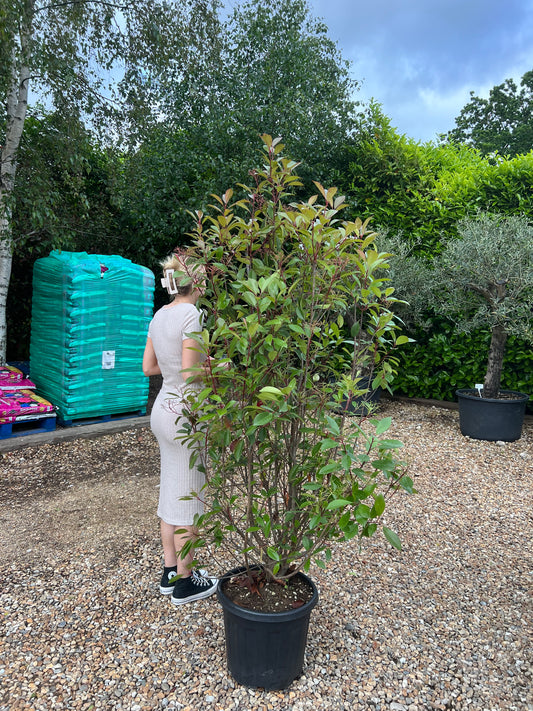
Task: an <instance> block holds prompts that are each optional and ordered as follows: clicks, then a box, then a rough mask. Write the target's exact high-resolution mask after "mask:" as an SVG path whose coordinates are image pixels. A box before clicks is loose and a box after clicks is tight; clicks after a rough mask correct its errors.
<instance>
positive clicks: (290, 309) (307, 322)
mask: <svg viewBox="0 0 533 711" xmlns="http://www.w3.org/2000/svg"><path fill="white" fill-rule="evenodd" d="M263 142H264V152H265V155H264V159H265V163H264V167H263V168H262V169H260V170H255V171H252V172H251V174H250V175H251V179H252V183H253V184H252V186H251V187H247V188H246V192H247V193H248V197H247V198H245V199H241V200H236V201H235V202H232V199H233V193H232V191H231V190H229V191H228V192H226V194H225V195H224V196H223V197H219V198H216V199H217V203H218V204H217V207H216V209H215V210H214V212H213V214H212V215H208V216H206V215H204V214H202V213H198V214H197V215H196V229H195V232H194V235H193V245H192V247H191V250H190V253H191V255H193V256H194V258H195V259H196V260H198V262H200V263H201V264H203V265H205V269H206V274H207V279H206V293H205V297H204V304H205V308H206V314H207V318H206V322H205V329H204V331H203V332H202V334H199V335H197V336H196V339H197V342H198V348H200V349H201V350H202V351H203V352H204V353H205V354H206V356H208V358H209V359H208V363H209V366H208V368H207V373H206V374H205V375H204V382H205V386H204V388H203V390H202V391H201V392H200V393H199V395H196V396H195V397H194V399H192V398H191V400H190V402H189V419H188V422H187V424H186V425H185V427H184V428H183V429H182V430H181V431H180V433H179V435H178V436H180V437H181V438H184V439H185V440H186V441H187V442H188V443H189V445H190V447H191V453H192V457H193V460H195V461H201V462H202V466H203V468H204V470H205V475H206V485H205V488H204V490H203V491H201V492H196V495H198V496H200V497H202V498H203V499H205V501H206V510H205V513H204V514H203V515H202V516H200V517H198V519H197V522H196V523H197V525H198V529H199V538H198V540H197V541H196V545H200V546H201V545H204V544H206V543H208V542H214V544H215V545H217V546H219V545H225V546H226V547H227V549H228V550H229V551H231V552H232V554H233V555H235V557H236V559H237V562H238V564H239V565H242V564H243V563H244V564H245V565H246V566H247V567H252V566H260V567H261V568H262V569H263V570H264V571H265V573H266V575H267V577H270V578H274V577H275V578H277V579H280V578H284V577H288V576H291V575H293V574H295V573H296V572H298V571H300V570H304V571H307V570H308V569H309V567H310V565H311V563H312V562H314V563H316V564H318V565H319V566H322V567H323V566H324V565H325V564H326V562H327V561H328V560H329V559H330V557H331V551H330V545H331V542H332V541H349V540H352V539H357V538H358V539H363V538H368V537H370V536H372V535H373V534H374V533H375V532H376V531H377V530H378V529H379V528H381V530H382V532H383V533H384V535H385V536H386V538H387V539H388V540H389V542H390V543H391V544H392V545H393V546H395V547H397V548H400V541H399V539H398V536H397V535H396V533H395V532H394V531H392V530H391V529H390V528H388V527H386V526H384V525H383V521H382V517H383V514H384V511H385V507H386V501H387V499H388V498H389V497H390V496H392V495H393V494H394V493H396V492H397V491H398V490H404V491H407V492H412V491H413V484H412V481H411V479H410V478H409V477H408V476H407V475H406V473H405V464H404V463H403V462H402V461H401V460H400V459H399V458H398V456H397V455H398V451H399V450H400V448H401V446H402V443H401V442H399V441H397V440H395V439H390V438H388V437H387V430H388V428H389V426H390V420H389V419H387V418H385V419H378V418H375V417H373V416H372V414H367V413H365V415H363V416H362V417H360V418H357V419H354V418H346V417H344V416H343V415H342V414H337V411H338V409H339V403H340V402H341V401H342V400H343V398H345V397H346V396H347V395H348V394H352V395H357V394H361V393H362V392H363V390H361V386H360V374H361V372H362V369H363V366H365V367H366V366H367V365H368V360H369V358H370V359H371V360H372V363H373V366H374V382H375V383H376V386H377V385H378V384H380V385H382V386H383V387H388V383H389V381H390V376H391V373H392V372H393V370H394V365H395V358H394V353H395V349H396V348H397V347H398V346H399V345H401V344H402V343H404V342H406V341H407V340H408V339H407V338H406V337H405V336H403V335H401V334H400V331H399V323H398V320H397V318H396V317H395V315H394V312H393V310H392V309H393V307H394V305H395V302H396V299H395V296H394V288H393V287H392V286H391V284H390V283H389V281H388V280H387V259H388V255H387V254H383V253H380V252H379V251H377V249H376V246H375V243H374V238H375V235H374V234H373V233H372V232H370V231H368V225H367V224H366V223H361V222H360V221H359V220H358V221H353V222H347V221H343V220H342V219H341V211H342V208H343V207H344V198H343V197H339V196H337V190H336V188H330V189H327V190H326V189H325V188H323V187H322V186H321V185H319V184H316V185H317V195H314V196H312V197H310V198H309V200H307V201H306V202H300V203H293V202H291V201H290V200H291V197H290V193H291V189H292V188H293V187H295V186H296V185H297V184H299V183H298V178H297V176H296V175H295V173H294V170H295V168H296V166H297V164H296V163H295V162H293V161H291V160H289V159H287V158H285V157H283V155H282V146H281V144H280V143H279V140H273V139H272V138H271V137H269V136H263ZM348 316H349V321H350V323H351V324H352V335H353V342H352V343H353V346H352V351H351V367H350V369H349V371H348V372H347V373H345V374H344V375H342V377H339V374H338V373H337V372H336V371H335V363H336V360H335V358H333V357H332V353H333V351H334V350H335V349H336V348H337V349H338V348H339V347H341V346H342V347H345V340H346V333H345V330H344V326H345V322H346V319H347V317H348Z"/></svg>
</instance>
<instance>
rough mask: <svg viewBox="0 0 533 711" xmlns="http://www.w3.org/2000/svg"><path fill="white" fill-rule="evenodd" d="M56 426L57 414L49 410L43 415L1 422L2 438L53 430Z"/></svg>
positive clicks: (0, 431) (0, 434)
mask: <svg viewBox="0 0 533 711" xmlns="http://www.w3.org/2000/svg"><path fill="white" fill-rule="evenodd" d="M55 428H56V416H55V414H53V415H51V414H50V413H49V412H47V413H43V416H42V417H32V419H26V420H14V421H13V422H4V423H1V424H0V440H1V439H9V438H10V437H23V436H24V435H30V434H37V433H39V432H53V431H54V430H55Z"/></svg>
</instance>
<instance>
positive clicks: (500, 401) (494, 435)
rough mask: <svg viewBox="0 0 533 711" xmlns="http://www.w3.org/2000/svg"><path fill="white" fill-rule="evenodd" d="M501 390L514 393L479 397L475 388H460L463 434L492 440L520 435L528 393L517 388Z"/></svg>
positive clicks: (511, 440) (457, 393)
mask: <svg viewBox="0 0 533 711" xmlns="http://www.w3.org/2000/svg"><path fill="white" fill-rule="evenodd" d="M501 392H502V395H510V396H511V397H509V398H488V397H479V395H478V394H477V391H476V390H457V392H456V395H457V398H458V400H459V426H460V428H461V434H463V435H465V436H466V437H472V438H473V439H484V440H488V441H489V442H495V441H502V442H514V441H515V440H517V439H520V437H521V435H522V425H523V423H524V414H525V411H526V404H527V401H528V400H529V396H528V395H525V394H524V393H520V392H516V391H515V390H502V391H501Z"/></svg>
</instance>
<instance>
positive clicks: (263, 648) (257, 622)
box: [217, 568, 318, 691]
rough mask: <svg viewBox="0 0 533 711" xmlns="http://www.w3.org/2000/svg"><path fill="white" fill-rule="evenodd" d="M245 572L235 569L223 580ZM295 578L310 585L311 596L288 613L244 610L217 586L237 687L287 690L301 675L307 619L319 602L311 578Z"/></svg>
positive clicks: (228, 656) (230, 665)
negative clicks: (303, 603) (241, 685)
mask: <svg viewBox="0 0 533 711" xmlns="http://www.w3.org/2000/svg"><path fill="white" fill-rule="evenodd" d="M244 570H245V569H244V568H236V569H235V570H231V571H230V572H229V573H227V575H225V576H224V578H227V577H233V576H234V575H238V574H239V573H241V572H243V571H244ZM298 575H299V576H300V577H302V578H303V579H304V580H305V581H306V582H307V583H308V584H309V585H310V587H311V589H312V590H313V595H312V597H311V599H310V600H309V602H307V603H305V605H302V607H298V608H296V609H294V610H289V611H288V612H272V613H267V612H256V611H255V610H247V609H246V608H244V607H240V606H239V605H236V604H235V603H233V602H232V601H231V600H230V599H229V598H228V597H226V595H225V594H224V592H223V590H222V584H221V585H219V587H218V590H217V597H218V600H219V602H220V604H221V605H222V609H223V611H224V630H225V634H226V656H227V664H228V669H229V671H230V674H231V675H232V677H233V678H234V679H235V681H236V682H238V683H239V684H243V685H244V686H248V687H252V688H259V687H261V688H263V689H266V690H268V691H274V690H277V689H286V688H287V687H288V686H289V685H290V684H291V683H292V682H293V681H294V679H296V677H298V676H300V674H301V673H302V669H303V662H304V654H305V647H306V644H307V631H308V628H309V619H310V617H311V611H312V609H313V608H314V607H315V605H316V604H317V602H318V590H317V588H316V585H315V584H314V583H313V581H312V580H311V579H310V578H308V577H307V576H306V575H304V574H303V573H298ZM221 582H222V581H221Z"/></svg>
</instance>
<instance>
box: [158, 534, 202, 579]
mask: <svg viewBox="0 0 533 711" xmlns="http://www.w3.org/2000/svg"><path fill="white" fill-rule="evenodd" d="M176 530H184V531H185V532H184V533H174V531H176ZM194 535H195V532H194V528H193V527H192V526H174V525H173V524H171V523H165V521H161V543H162V544H163V555H164V559H165V567H166V568H171V567H173V566H175V565H177V567H178V575H181V577H183V578H185V577H187V576H188V575H190V574H191V566H192V562H193V560H194V551H190V552H189V553H188V554H187V555H186V556H185V558H182V557H181V556H180V551H181V549H182V548H183V546H184V545H185V544H186V543H187V541H190V540H191V539H192V538H194Z"/></svg>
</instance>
